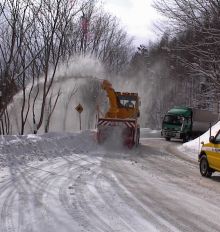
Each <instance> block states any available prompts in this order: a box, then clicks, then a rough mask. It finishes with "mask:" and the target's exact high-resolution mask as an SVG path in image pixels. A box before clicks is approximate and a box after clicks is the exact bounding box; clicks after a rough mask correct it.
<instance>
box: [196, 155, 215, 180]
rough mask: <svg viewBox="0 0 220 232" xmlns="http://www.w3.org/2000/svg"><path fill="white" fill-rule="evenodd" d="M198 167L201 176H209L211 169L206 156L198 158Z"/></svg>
mask: <svg viewBox="0 0 220 232" xmlns="http://www.w3.org/2000/svg"><path fill="white" fill-rule="evenodd" d="M199 168H200V173H201V175H202V176H205V177H211V175H212V170H211V169H210V168H209V163H208V160H207V158H206V156H202V158H201V159H200V163H199Z"/></svg>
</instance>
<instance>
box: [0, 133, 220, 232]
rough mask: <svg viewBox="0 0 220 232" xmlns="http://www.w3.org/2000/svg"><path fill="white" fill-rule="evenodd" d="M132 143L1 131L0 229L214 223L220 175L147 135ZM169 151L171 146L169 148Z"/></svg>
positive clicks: (217, 225) (61, 230)
mask: <svg viewBox="0 0 220 232" xmlns="http://www.w3.org/2000/svg"><path fill="white" fill-rule="evenodd" d="M141 142H142V145H141V146H140V147H139V148H137V149H134V150H132V151H129V150H126V149H124V150H123V149H116V150H111V149H108V150H106V149H104V148H103V147H97V145H96V143H95V141H94V137H93V133H92V132H87V133H86V132H84V133H82V134H80V133H79V134H73V135H71V134H70V135H68V134H63V135H61V134H49V135H42V136H8V137H2V139H1V143H0V144H1V150H2V152H1V154H0V231H1V232H9V231H10V232H14V231H16V232H17V231H18V232H31V231H33V232H35V231H37V232H41V231H44V232H52V231H53V232H54V231H57V232H66V231H71V232H73V231H74V232H80V231H82V232H87V231H91V232H107V231H108V232H110V231H112V232H113V231H114V232H116V231H120V232H128V231H132V232H146V231H219V230H220V221H219V215H220V206H219V204H218V202H219V201H220V183H219V182H220V176H218V175H217V174H216V175H214V176H213V178H212V179H205V178H202V177H201V176H200V174H199V170H198V164H197V163H196V162H195V161H190V160H189V159H184V157H181V156H182V155H183V154H181V153H178V154H175V151H176V152H177V150H176V149H175V148H176V147H177V145H179V144H178V143H174V142H165V141H164V140H161V139H157V138H152V139H143V140H142V141H141ZM170 151H173V152H172V154H171V153H170Z"/></svg>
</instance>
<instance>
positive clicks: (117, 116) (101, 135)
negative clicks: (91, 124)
mask: <svg viewBox="0 0 220 232" xmlns="http://www.w3.org/2000/svg"><path fill="white" fill-rule="evenodd" d="M101 88H102V89H103V90H105V91H106V93H107V97H108V100H109V107H108V110H107V112H106V113H105V114H104V115H103V116H104V117H99V115H98V122H97V140H98V143H100V144H101V143H103V142H105V141H106V140H107V139H108V138H109V137H113V140H114V141H117V142H118V141H119V140H120V141H121V142H122V144H123V145H125V146H127V147H128V148H132V147H133V146H138V144H139V139H140V125H139V123H138V118H139V116H140V111H139V106H140V100H139V97H138V94H137V93H127V92H116V91H115V90H114V89H113V88H112V85H111V83H110V82H109V81H107V80H104V81H103V82H102V84H101ZM114 141H113V143H114ZM112 146H114V144H112Z"/></svg>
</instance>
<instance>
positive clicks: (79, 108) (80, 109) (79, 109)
mask: <svg viewBox="0 0 220 232" xmlns="http://www.w3.org/2000/svg"><path fill="white" fill-rule="evenodd" d="M75 109H76V111H78V113H79V130H81V129H82V126H81V113H82V112H83V107H82V105H81V104H79V105H78V106H77V107H76V108H75Z"/></svg>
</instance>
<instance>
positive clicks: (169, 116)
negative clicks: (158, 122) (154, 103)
mask: <svg viewBox="0 0 220 232" xmlns="http://www.w3.org/2000/svg"><path fill="white" fill-rule="evenodd" d="M191 131H192V109H191V108H188V107H175V108H172V109H170V110H169V111H168V112H167V113H166V114H165V116H164V118H163V121H162V130H161V135H162V136H163V137H164V138H165V139H166V140H168V141H169V140H170V139H171V138H176V139H182V140H183V142H187V141H188V140H189V138H190V136H191Z"/></svg>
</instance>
